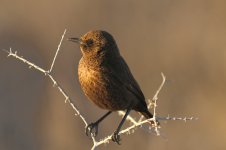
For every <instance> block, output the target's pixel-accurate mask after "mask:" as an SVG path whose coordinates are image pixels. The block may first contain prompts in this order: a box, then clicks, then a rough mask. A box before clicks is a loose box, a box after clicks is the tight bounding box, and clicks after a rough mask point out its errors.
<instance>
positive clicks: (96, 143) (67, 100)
mask: <svg viewBox="0 0 226 150" xmlns="http://www.w3.org/2000/svg"><path fill="white" fill-rule="evenodd" d="M65 34H66V29H65V30H64V33H63V34H62V37H61V40H60V43H59V45H58V48H57V50H56V53H55V55H54V58H53V61H52V63H51V66H50V69H49V70H45V69H43V68H42V67H39V66H38V65H36V64H34V63H33V62H31V61H29V60H27V59H25V58H23V56H19V55H18V54H17V51H14V52H13V51H12V49H11V48H10V49H9V50H5V49H3V51H4V52H6V53H8V57H11V56H12V57H14V58H16V59H18V60H19V61H22V62H24V63H25V64H27V65H28V67H29V68H34V69H35V70H38V71H39V72H41V73H44V75H45V76H47V77H48V78H49V79H50V80H51V81H52V83H53V85H54V87H56V88H57V89H58V90H59V92H60V93H61V94H62V95H63V96H64V98H65V103H69V104H70V106H71V108H72V109H73V110H74V111H75V115H76V116H79V118H80V119H81V120H82V121H83V123H84V124H85V126H87V125H88V123H87V121H86V119H85V118H84V117H83V115H82V113H81V112H80V111H79V109H78V107H77V106H76V105H75V104H74V102H73V101H72V100H71V98H70V97H69V96H68V94H67V93H66V92H65V90H64V89H63V87H62V86H61V85H60V84H59V82H58V81H56V80H55V78H54V77H53V76H52V74H51V73H52V70H53V67H54V64H55V61H56V58H57V56H58V54H59V51H60V47H61V44H62V41H63V39H64V36H65ZM161 75H162V83H161V85H160V86H159V88H158V90H157V91H156V93H155V95H154V97H153V99H152V100H149V101H148V108H150V107H153V109H154V113H153V118H151V119H146V120H143V117H140V119H139V120H138V121H136V120H135V119H134V118H133V117H131V116H130V115H128V117H127V120H128V121H130V122H131V123H132V124H133V125H131V126H129V127H127V128H126V129H124V130H121V131H120V133H119V134H130V133H133V132H134V130H135V129H136V128H137V127H142V125H143V124H146V123H147V122H149V121H151V120H152V121H154V122H155V126H154V131H155V132H156V134H157V135H160V132H159V127H158V126H157V122H156V120H183V121H187V120H196V119H197V118H194V117H190V118H187V117H184V118H183V117H182V118H177V117H169V116H168V117H157V116H156V107H157V99H158V94H159V92H160V91H161V89H162V87H163V85H164V84H165V81H166V77H165V76H164V74H163V73H161ZM124 113H125V112H123V111H119V115H120V116H123V115H124ZM92 141H93V147H92V148H91V149H92V150H95V148H96V147H98V146H100V145H102V144H105V143H109V142H110V141H111V135H109V136H107V137H105V138H104V139H101V140H99V141H97V140H96V138H95V137H92Z"/></svg>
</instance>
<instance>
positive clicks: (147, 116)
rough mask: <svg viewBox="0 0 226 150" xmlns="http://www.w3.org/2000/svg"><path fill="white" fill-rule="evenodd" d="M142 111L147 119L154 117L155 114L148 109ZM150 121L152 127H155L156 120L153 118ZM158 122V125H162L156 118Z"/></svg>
mask: <svg viewBox="0 0 226 150" xmlns="http://www.w3.org/2000/svg"><path fill="white" fill-rule="evenodd" d="M140 113H141V114H142V115H143V116H144V117H145V118H146V119H149V118H153V115H152V114H151V113H150V112H149V111H148V110H146V111H142V112H140ZM149 123H150V124H151V127H154V126H155V122H154V121H153V120H151V121H150V122H149ZM156 123H157V126H159V125H160V123H159V121H158V120H156Z"/></svg>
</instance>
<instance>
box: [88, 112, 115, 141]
mask: <svg viewBox="0 0 226 150" xmlns="http://www.w3.org/2000/svg"><path fill="white" fill-rule="evenodd" d="M111 113H112V111H108V112H107V113H106V114H105V115H103V116H102V117H101V118H100V119H98V120H97V121H96V122H94V123H90V124H89V125H88V126H87V127H86V131H85V132H86V135H87V136H94V137H95V136H97V134H98V124H99V123H100V122H101V121H103V120H104V118H106V117H107V116H108V115H110V114H111Z"/></svg>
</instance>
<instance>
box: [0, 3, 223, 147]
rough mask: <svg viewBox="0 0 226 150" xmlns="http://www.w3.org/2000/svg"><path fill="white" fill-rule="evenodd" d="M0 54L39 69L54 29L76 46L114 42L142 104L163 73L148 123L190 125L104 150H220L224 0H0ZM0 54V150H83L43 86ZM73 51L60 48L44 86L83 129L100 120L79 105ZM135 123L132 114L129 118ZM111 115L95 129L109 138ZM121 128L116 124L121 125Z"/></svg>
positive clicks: (69, 46)
mask: <svg viewBox="0 0 226 150" xmlns="http://www.w3.org/2000/svg"><path fill="white" fill-rule="evenodd" d="M0 22H1V23H0V49H9V48H10V47H11V48H12V49H13V50H17V51H18V54H19V55H22V56H23V57H24V58H27V59H28V60H31V61H33V62H34V63H35V64H37V65H39V66H41V67H43V68H45V69H47V68H49V67H50V64H51V61H52V59H53V56H54V54H55V51H56V49H57V45H58V43H59V41H60V38H61V35H62V33H63V31H64V29H65V28H66V29H67V34H66V38H67V37H71V36H72V37H76V36H77V37H78V36H81V35H82V34H84V33H86V32H87V31H89V30H93V29H102V30H106V31H108V32H110V33H111V34H112V35H113V36H114V38H115V39H116V41H117V43H118V46H119V48H120V50H121V54H122V55H123V56H124V58H125V59H126V61H127V63H128V65H129V66H130V68H131V70H132V72H133V74H134V76H135V78H136V79H137V81H138V82H139V84H140V86H141V88H142V90H143V92H144V94H145V96H146V98H152V96H153V95H154V93H155V91H156V90H157V88H158V86H159V84H160V83H161V75H160V73H161V72H163V73H164V74H165V75H166V77H167V83H166V84H165V86H164V88H163V90H162V91H161V93H160V95H159V100H158V108H157V109H158V110H157V112H158V115H159V116H167V115H168V114H169V115H170V116H178V117H185V116H187V117H189V116H194V117H198V118H199V120H197V121H189V122H186V123H184V122H182V121H167V122H162V123H161V125H162V128H161V136H160V137H158V136H155V135H154V134H152V133H149V132H148V131H147V130H145V129H144V130H143V129H138V130H136V132H135V133H134V134H132V135H129V136H126V135H125V136H122V145H121V146H118V145H116V144H114V143H112V142H111V143H110V144H107V145H104V146H100V147H99V148H98V149H100V150H102V149H109V150H115V149H120V150H127V149H130V150H135V149H142V150H149V149H152V150H175V149H183V150H203V149H205V150H212V149H218V150H225V149H226V142H225V141H226V117H225V116H226V115H225V114H226V109H225V106H226V99H225V97H226V91H225V90H226V70H225V69H226V65H225V64H226V60H225V59H226V1H222V0H189V1H183V0H182V1H181V0H142V1H136V0H125V1H120V0H115V1H104V0H95V1H89V0H66V1H55V0H39V1H30V0H20V1H15V0H0ZM6 56H7V54H6V53H5V52H3V51H0V70H1V71H0V149H1V150H63V149H66V150H78V149H85V150H86V149H87V150H88V149H90V148H91V146H92V141H91V139H89V138H88V137H86V135H85V133H84V124H83V122H82V121H81V120H80V119H79V118H78V117H76V116H75V115H74V111H73V110H72V109H71V107H70V106H69V105H68V104H65V103H64V98H63V96H62V95H61V94H60V93H59V92H58V90H57V89H56V88H53V85H52V83H51V82H50V81H49V80H48V78H47V77H45V76H43V74H41V73H39V72H38V71H36V70H34V69H29V68H28V66H27V65H25V64H23V63H21V62H19V61H18V60H16V59H14V58H10V57H9V58H7V57H6ZM80 57H81V53H80V50H79V47H78V45H75V44H74V43H70V42H68V41H66V40H64V41H63V43H62V47H61V51H60V54H59V56H58V58H57V60H56V64H55V66H54V72H53V75H54V77H55V78H56V79H57V80H58V81H59V83H60V84H61V85H62V86H63V87H64V89H65V90H66V91H67V93H68V94H69V96H70V97H71V98H72V99H73V101H74V102H75V104H76V105H77V106H78V107H79V109H80V111H81V112H82V113H83V114H84V116H85V118H86V119H87V120H88V121H89V122H91V121H95V120H96V119H97V118H99V117H100V116H101V115H102V114H103V113H104V112H105V111H104V110H100V109H99V108H97V107H96V106H94V105H93V104H92V103H90V102H89V101H87V100H86V98H85V96H84V95H83V93H82V91H81V89H80V86H79V83H78V79H77V65H78V62H79V59H80ZM132 115H133V116H135V117H136V118H138V116H137V114H135V113H132ZM120 119H121V118H120V117H119V116H118V115H117V113H115V114H113V115H111V116H110V117H109V118H107V119H106V120H105V121H104V122H103V123H102V124H101V125H100V127H99V129H100V133H99V136H98V138H103V137H104V136H106V135H109V134H111V133H112V132H113V131H114V130H115V128H116V127H117V125H118V123H119V121H120ZM127 125H128V124H125V126H127Z"/></svg>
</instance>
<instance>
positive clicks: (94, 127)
mask: <svg viewBox="0 0 226 150" xmlns="http://www.w3.org/2000/svg"><path fill="white" fill-rule="evenodd" d="M85 132H86V135H87V136H92V137H96V136H97V134H98V124H96V123H90V124H89V125H88V126H87V127H86V131H85Z"/></svg>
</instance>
